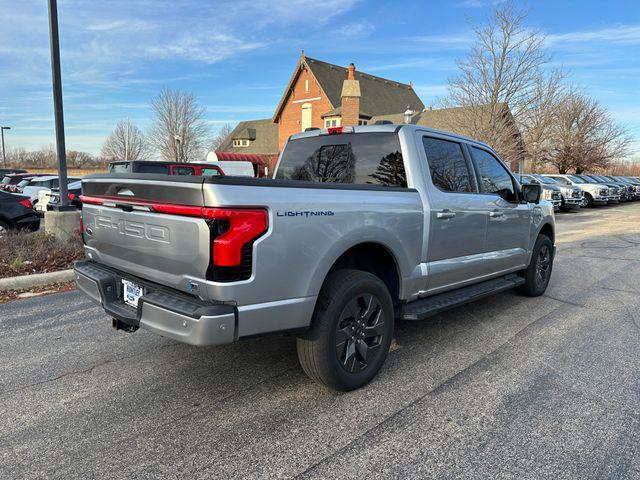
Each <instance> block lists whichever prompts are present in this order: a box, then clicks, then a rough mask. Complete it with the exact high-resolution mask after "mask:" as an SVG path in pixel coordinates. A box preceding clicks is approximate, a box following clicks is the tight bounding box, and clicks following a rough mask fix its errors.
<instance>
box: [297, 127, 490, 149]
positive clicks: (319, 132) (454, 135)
mask: <svg viewBox="0 0 640 480" xmlns="http://www.w3.org/2000/svg"><path fill="white" fill-rule="evenodd" d="M337 128H340V127H337ZM350 128H353V133H367V132H398V131H399V130H400V129H402V130H413V131H416V132H417V131H421V132H429V133H436V134H438V135H445V136H448V137H452V138H455V139H458V140H464V141H465V142H469V143H475V144H476V145H481V146H483V147H485V148H489V149H491V150H493V149H492V148H491V147H490V146H489V145H487V144H486V143H483V142H481V141H479V140H475V139H473V138H471V137H465V136H464V135H458V134H457V133H452V132H446V131H444V130H437V129H435V128H430V127H425V126H423V125H413V124H406V123H382V124H374V125H358V126H354V127H350ZM328 130H329V129H327V128H322V129H320V128H318V129H314V130H308V131H306V132H300V133H294V134H293V135H291V136H290V137H289V140H295V139H298V138H306V137H317V136H320V135H327V133H328Z"/></svg>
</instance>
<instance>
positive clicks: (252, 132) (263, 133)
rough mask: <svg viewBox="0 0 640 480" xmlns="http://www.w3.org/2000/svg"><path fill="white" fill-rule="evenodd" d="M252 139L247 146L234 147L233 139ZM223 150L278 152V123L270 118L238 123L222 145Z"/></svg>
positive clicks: (259, 152) (262, 152) (258, 152)
mask: <svg viewBox="0 0 640 480" xmlns="http://www.w3.org/2000/svg"><path fill="white" fill-rule="evenodd" d="M234 139H236V140H251V142H250V143H249V145H248V146H247V147H234V146H233V140H234ZM220 151H221V152H235V153H257V154H276V153H278V125H277V124H275V123H273V121H272V120H271V119H270V118H264V119H261V120H246V121H244V122H240V123H238V125H236V128H234V129H233V131H232V132H231V133H230V134H229V136H228V137H227V139H226V141H225V143H224V144H223V145H222V147H220Z"/></svg>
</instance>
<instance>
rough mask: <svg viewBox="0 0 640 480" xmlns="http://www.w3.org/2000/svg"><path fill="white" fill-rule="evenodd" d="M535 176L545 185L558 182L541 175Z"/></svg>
mask: <svg viewBox="0 0 640 480" xmlns="http://www.w3.org/2000/svg"><path fill="white" fill-rule="evenodd" d="M536 178H537V179H538V180H540V181H541V182H542V183H544V184H546V185H554V184H557V183H558V182H556V181H555V180H552V179H551V178H547V177H543V176H542V175H538V176H536Z"/></svg>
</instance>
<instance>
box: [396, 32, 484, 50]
mask: <svg viewBox="0 0 640 480" xmlns="http://www.w3.org/2000/svg"><path fill="white" fill-rule="evenodd" d="M473 38H474V37H473V35H472V34H471V33H452V34H448V35H422V36H419V37H411V38H409V40H411V41H413V42H416V43H422V44H426V45H433V46H443V45H446V46H450V47H451V46H460V47H467V46H468V45H469V44H470V43H471V42H472V41H473Z"/></svg>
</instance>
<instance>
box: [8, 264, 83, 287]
mask: <svg viewBox="0 0 640 480" xmlns="http://www.w3.org/2000/svg"><path fill="white" fill-rule="evenodd" d="M73 279H75V276H74V274H73V269H72V268H70V269H69V270H60V271H57V272H47V273H34V274H33V275H21V276H19V277H8V278H0V290H15V289H18V288H29V287H35V286H36V285H51V284H53V283H60V282H69V281H71V280H73Z"/></svg>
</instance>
